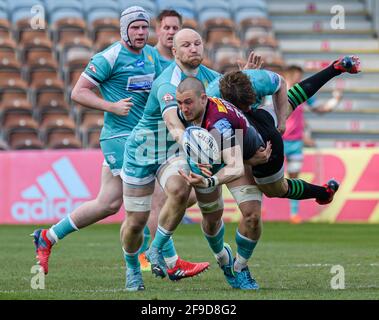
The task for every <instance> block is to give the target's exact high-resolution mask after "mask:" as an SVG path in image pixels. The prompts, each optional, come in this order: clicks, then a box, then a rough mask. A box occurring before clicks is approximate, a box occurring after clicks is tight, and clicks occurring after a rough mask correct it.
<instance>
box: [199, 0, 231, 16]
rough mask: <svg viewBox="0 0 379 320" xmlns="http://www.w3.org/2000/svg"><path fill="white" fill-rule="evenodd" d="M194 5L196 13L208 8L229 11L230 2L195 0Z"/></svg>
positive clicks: (222, 0) (224, 0)
mask: <svg viewBox="0 0 379 320" xmlns="http://www.w3.org/2000/svg"><path fill="white" fill-rule="evenodd" d="M194 5H195V8H196V10H197V12H198V13H200V12H202V11H204V10H209V9H222V10H224V11H230V4H229V2H228V1H226V0H208V1H203V0H195V1H194Z"/></svg>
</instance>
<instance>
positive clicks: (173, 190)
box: [168, 186, 189, 207]
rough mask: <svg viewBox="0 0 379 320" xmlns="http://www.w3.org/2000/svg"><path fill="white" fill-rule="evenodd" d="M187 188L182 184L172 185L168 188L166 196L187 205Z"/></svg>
mask: <svg viewBox="0 0 379 320" xmlns="http://www.w3.org/2000/svg"><path fill="white" fill-rule="evenodd" d="M188 194H189V190H188V188H187V187H184V186H174V187H170V188H168V196H169V197H170V198H171V199H175V202H177V203H181V204H183V205H184V206H186V207H187V200H188Z"/></svg>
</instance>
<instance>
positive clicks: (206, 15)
mask: <svg viewBox="0 0 379 320" xmlns="http://www.w3.org/2000/svg"><path fill="white" fill-rule="evenodd" d="M231 17H232V15H231V13H230V11H229V10H225V9H222V8H218V9H216V8H209V9H207V10H203V11H201V12H198V21H199V24H200V25H202V24H204V22H205V21H207V20H210V19H215V18H226V19H231Z"/></svg>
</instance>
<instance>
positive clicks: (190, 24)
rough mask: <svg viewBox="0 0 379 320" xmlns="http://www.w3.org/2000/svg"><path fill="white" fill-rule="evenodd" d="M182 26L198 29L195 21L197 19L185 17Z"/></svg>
mask: <svg viewBox="0 0 379 320" xmlns="http://www.w3.org/2000/svg"><path fill="white" fill-rule="evenodd" d="M182 28H183V29H184V28H188V29H193V30H199V29H200V28H199V24H198V23H197V20H195V19H188V18H185V19H183V25H182Z"/></svg>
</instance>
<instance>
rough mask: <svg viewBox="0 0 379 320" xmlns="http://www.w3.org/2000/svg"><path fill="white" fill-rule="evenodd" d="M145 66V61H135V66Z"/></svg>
mask: <svg viewBox="0 0 379 320" xmlns="http://www.w3.org/2000/svg"><path fill="white" fill-rule="evenodd" d="M144 66H145V61H143V60H141V59H138V60H137V61H136V67H139V68H143V67H144Z"/></svg>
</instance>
